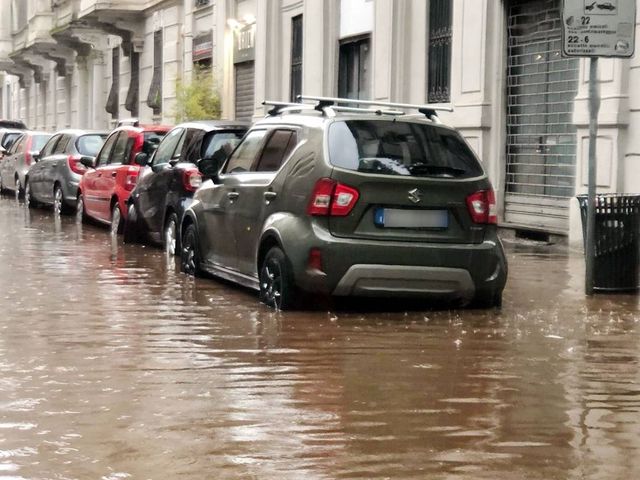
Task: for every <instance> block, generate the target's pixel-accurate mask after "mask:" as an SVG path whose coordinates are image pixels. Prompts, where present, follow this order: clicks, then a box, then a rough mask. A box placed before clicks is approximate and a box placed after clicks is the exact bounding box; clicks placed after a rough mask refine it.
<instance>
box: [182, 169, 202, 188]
mask: <svg viewBox="0 0 640 480" xmlns="http://www.w3.org/2000/svg"><path fill="white" fill-rule="evenodd" d="M200 185H202V174H201V173H200V172H199V171H198V170H196V169H195V168H194V169H189V170H185V171H184V173H183V174H182V186H183V187H184V189H185V190H186V191H187V192H195V191H196V190H197V189H198V188H200Z"/></svg>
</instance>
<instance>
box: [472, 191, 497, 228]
mask: <svg viewBox="0 0 640 480" xmlns="http://www.w3.org/2000/svg"><path fill="white" fill-rule="evenodd" d="M467 208H468V209H469V214H470V215H471V220H473V222H474V223H484V224H494V225H495V224H497V223H498V215H497V207H496V194H495V193H494V191H493V189H492V188H490V189H488V190H480V191H479V192H475V193H472V194H471V195H469V196H468V197H467Z"/></svg>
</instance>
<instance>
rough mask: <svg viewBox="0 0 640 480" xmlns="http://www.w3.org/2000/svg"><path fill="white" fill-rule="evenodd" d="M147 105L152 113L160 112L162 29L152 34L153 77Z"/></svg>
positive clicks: (157, 113)
mask: <svg viewBox="0 0 640 480" xmlns="http://www.w3.org/2000/svg"><path fill="white" fill-rule="evenodd" d="M147 105H148V106H149V108H151V109H152V110H153V114H154V115H160V114H161V113H162V30H157V31H156V32H154V34H153V78H152V79H151V87H150V88H149V94H148V95H147Z"/></svg>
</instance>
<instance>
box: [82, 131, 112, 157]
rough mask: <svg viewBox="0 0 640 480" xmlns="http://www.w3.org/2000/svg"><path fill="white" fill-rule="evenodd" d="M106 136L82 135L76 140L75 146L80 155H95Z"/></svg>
mask: <svg viewBox="0 0 640 480" xmlns="http://www.w3.org/2000/svg"><path fill="white" fill-rule="evenodd" d="M106 138H107V135H106V134H102V135H100V134H96V135H82V136H80V137H78V140H76V148H77V149H78V152H79V153H80V155H86V156H88V157H95V156H96V155H98V152H99V151H100V147H102V144H103V143H104V141H105V139H106Z"/></svg>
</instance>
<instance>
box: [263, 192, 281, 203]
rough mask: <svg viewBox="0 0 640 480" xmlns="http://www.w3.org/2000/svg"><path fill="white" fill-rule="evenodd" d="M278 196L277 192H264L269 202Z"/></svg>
mask: <svg viewBox="0 0 640 480" xmlns="http://www.w3.org/2000/svg"><path fill="white" fill-rule="evenodd" d="M277 196H278V194H277V193H276V192H272V191H268V192H264V199H265V200H266V201H267V203H269V202H272V201H273V200H275V199H276V197H277Z"/></svg>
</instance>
